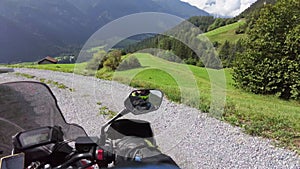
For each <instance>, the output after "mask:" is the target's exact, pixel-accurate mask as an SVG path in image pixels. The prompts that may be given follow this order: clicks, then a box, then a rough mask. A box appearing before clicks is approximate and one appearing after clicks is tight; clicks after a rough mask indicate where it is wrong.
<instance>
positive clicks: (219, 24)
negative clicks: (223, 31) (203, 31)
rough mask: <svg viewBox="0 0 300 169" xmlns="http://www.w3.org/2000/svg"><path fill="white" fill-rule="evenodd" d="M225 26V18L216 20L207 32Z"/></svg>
mask: <svg viewBox="0 0 300 169" xmlns="http://www.w3.org/2000/svg"><path fill="white" fill-rule="evenodd" d="M225 25H226V19H225V18H217V19H216V20H215V22H214V23H213V24H212V25H210V26H209V27H208V31H211V30H214V29H217V28H219V27H222V26H225Z"/></svg>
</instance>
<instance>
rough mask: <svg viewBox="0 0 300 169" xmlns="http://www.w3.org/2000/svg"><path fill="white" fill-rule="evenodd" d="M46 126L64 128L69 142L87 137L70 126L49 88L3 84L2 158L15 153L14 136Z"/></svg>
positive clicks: (0, 94)
mask: <svg viewBox="0 0 300 169" xmlns="http://www.w3.org/2000/svg"><path fill="white" fill-rule="evenodd" d="M44 126H61V127H62V130H63V133H64V139H68V140H75V139H76V138H77V137H79V136H87V135H86V132H85V131H84V129H83V128H82V127H80V126H79V125H76V124H68V123H66V121H65V119H64V116H63V115H62V113H61V111H60V109H59V108H58V105H57V101H56V99H55V97H54V95H53V93H52V92H51V90H50V89H49V87H48V86H46V85H44V84H42V83H38V82H10V83H3V84H0V157H3V156H6V155H9V154H10V153H11V150H12V148H13V146H12V136H14V135H16V134H17V133H18V132H20V131H25V130H30V129H35V128H39V127H44Z"/></svg>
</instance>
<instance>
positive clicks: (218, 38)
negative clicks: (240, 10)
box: [204, 20, 246, 44]
mask: <svg viewBox="0 0 300 169" xmlns="http://www.w3.org/2000/svg"><path fill="white" fill-rule="evenodd" d="M245 23H246V21H245V20H240V21H238V22H236V23H233V24H229V25H226V26H223V27H220V28H217V29H215V30H212V31H209V32H207V33H205V34H204V35H205V36H207V37H208V39H209V40H210V41H211V42H219V43H221V44H223V43H224V42H225V41H226V40H227V41H229V42H232V43H233V42H236V41H237V40H238V39H240V38H243V37H245V36H246V35H245V34H236V33H235V30H237V29H238V27H239V26H241V25H244V24H245Z"/></svg>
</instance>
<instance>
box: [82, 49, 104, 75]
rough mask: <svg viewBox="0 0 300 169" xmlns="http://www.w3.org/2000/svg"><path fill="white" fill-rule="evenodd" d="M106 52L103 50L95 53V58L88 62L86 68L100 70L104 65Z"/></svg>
mask: <svg viewBox="0 0 300 169" xmlns="http://www.w3.org/2000/svg"><path fill="white" fill-rule="evenodd" d="M105 56H106V52H105V51H103V50H101V51H98V52H97V53H95V54H94V55H93V58H92V59H91V60H90V61H89V62H88V63H87V66H86V68H87V69H90V70H99V69H101V68H102V67H103V62H104V61H105Z"/></svg>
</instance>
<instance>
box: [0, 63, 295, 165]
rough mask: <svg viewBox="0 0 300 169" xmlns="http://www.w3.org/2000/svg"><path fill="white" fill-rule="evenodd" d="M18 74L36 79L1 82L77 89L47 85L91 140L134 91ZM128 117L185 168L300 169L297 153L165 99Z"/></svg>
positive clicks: (83, 79) (70, 77)
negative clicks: (144, 125) (148, 129)
mask: <svg viewBox="0 0 300 169" xmlns="http://www.w3.org/2000/svg"><path fill="white" fill-rule="evenodd" d="M15 72H20V73H27V74H30V75H34V76H36V78H34V79H27V78H24V77H22V76H17V75H16V74H15V73H14V72H9V73H2V74H0V82H8V81H17V80H18V81H19V80H27V81H28V80H29V81H32V80H33V81H38V80H39V79H40V78H45V79H47V80H53V81H57V82H59V83H63V84H65V85H66V86H68V87H69V88H73V89H74V90H75V91H73V92H71V91H70V90H67V89H59V88H58V87H57V86H54V85H49V86H50V88H51V90H52V91H53V93H54V95H55V96H56V97H57V100H58V104H59V106H60V108H61V110H62V112H63V114H64V116H65V118H66V120H67V121H68V122H69V123H77V124H79V125H81V126H82V127H83V128H84V129H85V130H86V132H87V133H88V134H89V135H92V136H99V135H100V127H101V125H102V124H103V123H104V122H105V121H107V117H104V116H103V115H100V114H99V108H100V107H101V106H106V107H108V108H109V109H110V110H113V111H116V112H118V111H121V110H122V109H123V108H124V104H123V101H124V99H125V98H126V97H127V96H128V94H129V93H130V91H131V90H133V88H131V87H128V86H126V85H123V84H119V83H117V82H111V81H105V80H100V79H96V78H94V77H87V76H81V75H75V74H70V73H62V72H53V71H48V70H36V69H15ZM97 103H98V104H97ZM99 103H101V105H99ZM126 117H128V118H138V119H143V120H147V121H149V122H151V125H152V128H153V130H154V133H155V135H156V136H155V138H156V140H157V143H158V145H159V147H160V149H161V150H162V151H163V152H164V153H166V154H168V155H170V156H171V157H172V158H173V159H174V160H175V161H176V162H177V164H179V165H180V166H181V167H182V168H188V169H190V168H197V169H198V168H209V169H211V168H218V169H219V168H228V169H229V168H230V169H232V168H243V169H247V168H249V169H250V168H251V169H253V168H257V169H264V168H266V169H267V168H274V169H277V168H278V169H300V157H299V155H297V154H296V153H295V152H292V151H290V150H286V149H282V148H278V147H274V146H273V145H272V141H271V140H268V139H263V138H260V137H253V136H250V135H247V134H245V133H243V130H242V129H241V128H239V127H234V126H231V125H229V124H227V123H225V122H222V121H219V120H217V119H214V118H212V117H210V116H209V115H208V114H205V113H201V112H200V111H199V110H197V109H194V108H190V107H188V106H185V105H182V104H176V103H173V102H171V101H168V100H167V99H164V101H163V103H162V106H161V108H160V109H159V110H158V111H156V112H152V113H149V114H145V115H140V116H134V115H127V116H126Z"/></svg>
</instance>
